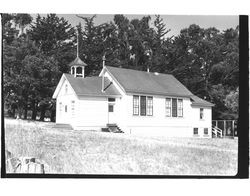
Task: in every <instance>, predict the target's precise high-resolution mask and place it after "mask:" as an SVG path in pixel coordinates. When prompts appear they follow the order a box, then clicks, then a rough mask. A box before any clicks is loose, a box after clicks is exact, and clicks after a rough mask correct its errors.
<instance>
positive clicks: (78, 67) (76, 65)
mask: <svg viewBox="0 0 250 196" xmlns="http://www.w3.org/2000/svg"><path fill="white" fill-rule="evenodd" d="M76 55H77V56H76V58H75V60H74V61H72V62H71V63H70V64H69V66H70V73H71V75H74V77H76V78H77V77H81V78H84V77H85V75H84V68H85V67H86V66H87V64H86V63H84V62H83V61H82V60H81V59H80V57H79V38H78V31H77V54H76Z"/></svg>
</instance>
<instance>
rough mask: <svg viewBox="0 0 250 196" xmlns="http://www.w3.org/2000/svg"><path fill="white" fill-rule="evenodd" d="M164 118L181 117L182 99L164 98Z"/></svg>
mask: <svg viewBox="0 0 250 196" xmlns="http://www.w3.org/2000/svg"><path fill="white" fill-rule="evenodd" d="M165 110H166V116H168V117H170V116H172V117H177V116H178V117H183V99H177V98H166V105H165Z"/></svg>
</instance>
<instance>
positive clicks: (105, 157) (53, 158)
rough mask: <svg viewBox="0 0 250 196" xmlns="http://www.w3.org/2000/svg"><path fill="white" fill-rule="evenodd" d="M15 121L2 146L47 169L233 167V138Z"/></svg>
mask: <svg viewBox="0 0 250 196" xmlns="http://www.w3.org/2000/svg"><path fill="white" fill-rule="evenodd" d="M16 122H17V121H14V120H6V122H5V134H6V138H5V142H6V149H7V150H9V151H10V152H12V153H13V154H14V155H16V156H33V157H36V158H39V159H41V160H44V161H45V162H46V164H47V165H49V169H47V172H48V173H66V174H165V175H177V174H178V175H182V174H189V175H192V174H195V175H206V174H209V175H217V174H219V175H224V174H225V175H234V174H236V171H237V140H232V139H198V138H188V139H187V138H165V139H164V138H142V137H136V136H131V135H125V134H111V133H100V132H93V131H68V130H57V129H52V128H50V123H33V122H31V123H27V122H24V123H21V124H20V123H19V124H17V123H16ZM45 169H46V168H45Z"/></svg>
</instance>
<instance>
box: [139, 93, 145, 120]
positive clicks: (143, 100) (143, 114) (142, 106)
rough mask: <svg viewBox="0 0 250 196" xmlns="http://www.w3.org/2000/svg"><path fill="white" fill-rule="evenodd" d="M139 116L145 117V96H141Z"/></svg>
mask: <svg viewBox="0 0 250 196" xmlns="http://www.w3.org/2000/svg"><path fill="white" fill-rule="evenodd" d="M140 109H141V116H146V96H141V108H140Z"/></svg>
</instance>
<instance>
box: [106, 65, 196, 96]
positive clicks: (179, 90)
mask: <svg viewBox="0 0 250 196" xmlns="http://www.w3.org/2000/svg"><path fill="white" fill-rule="evenodd" d="M106 68H107V70H108V71H109V72H110V73H111V74H112V75H113V76H114V77H115V78H116V80H117V81H118V82H119V83H120V85H121V86H122V87H123V88H124V90H125V91H126V92H127V93H144V94H154V95H164V96H168V95H169V96H184V97H190V96H192V95H193V94H192V93H191V92H190V91H189V90H188V89H187V88H186V87H185V86H184V85H183V84H182V83H180V82H179V81H178V80H177V79H176V78H175V77H174V76H173V75H170V74H160V73H158V74H155V73H151V72H144V71H136V70H131V69H124V68H116V67H110V66H106Z"/></svg>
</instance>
